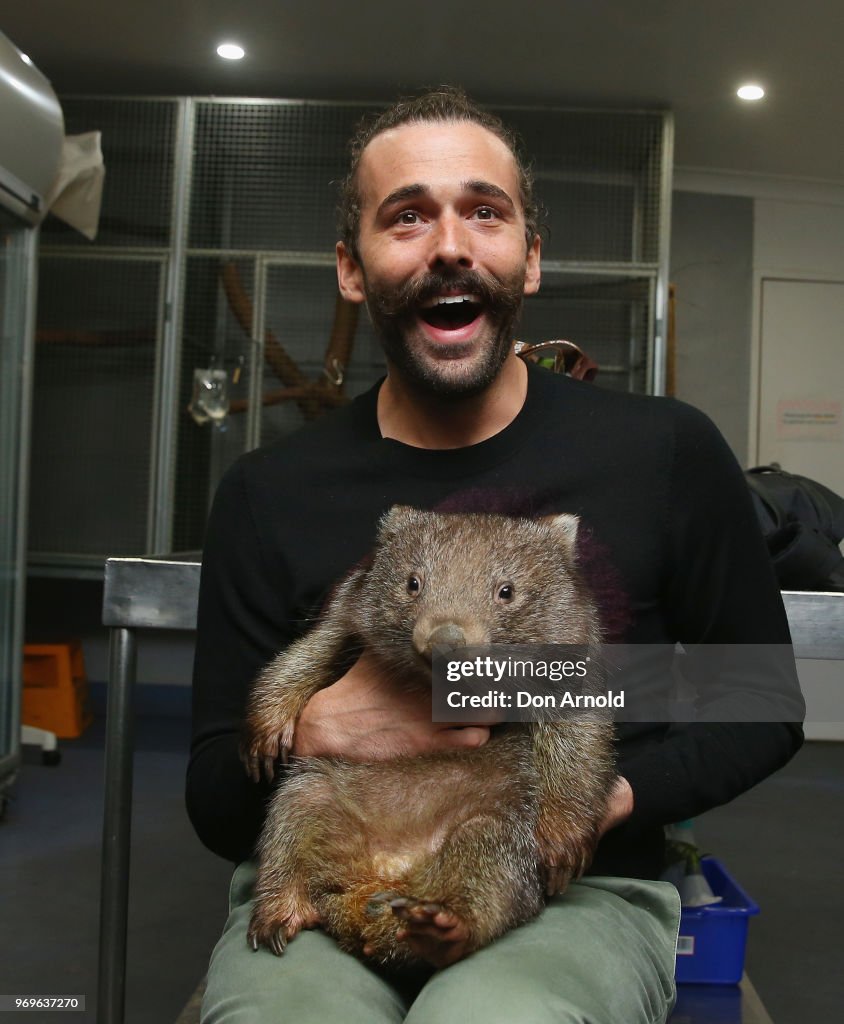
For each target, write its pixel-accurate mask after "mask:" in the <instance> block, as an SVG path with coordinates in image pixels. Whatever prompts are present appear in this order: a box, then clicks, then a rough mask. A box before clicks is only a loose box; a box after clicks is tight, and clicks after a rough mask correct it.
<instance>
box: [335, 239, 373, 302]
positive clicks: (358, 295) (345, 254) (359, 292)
mask: <svg viewBox="0 0 844 1024" xmlns="http://www.w3.org/2000/svg"><path fill="white" fill-rule="evenodd" d="M337 283H338V285H339V286H340V294H341V295H342V296H343V298H344V299H345V300H346V301H347V302H358V303H360V302H366V292H365V291H364V288H363V269H362V268H361V265H360V264H359V263H358V261H357V260H356V259H355V258H354V256H352V254H351V253H350V252H349V250H348V249H347V248H346V246H345V244H344V243H343V242H338V243H337Z"/></svg>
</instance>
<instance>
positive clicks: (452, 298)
mask: <svg viewBox="0 0 844 1024" xmlns="http://www.w3.org/2000/svg"><path fill="white" fill-rule="evenodd" d="M477 301H478V300H477V299H476V298H475V296H474V295H436V296H434V298H433V299H431V300H430V301H428V302H426V303H425V306H424V308H425V309H433V307H434V306H450V305H452V303H455V302H477Z"/></svg>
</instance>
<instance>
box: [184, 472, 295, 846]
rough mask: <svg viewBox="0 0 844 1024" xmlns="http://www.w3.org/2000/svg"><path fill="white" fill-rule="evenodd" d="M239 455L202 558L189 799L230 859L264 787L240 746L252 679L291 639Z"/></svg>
mask: <svg viewBox="0 0 844 1024" xmlns="http://www.w3.org/2000/svg"><path fill="white" fill-rule="evenodd" d="M250 497H251V496H250V493H249V490H248V488H247V485H246V473H245V470H244V463H243V462H242V461H241V462H238V463H235V465H234V466H233V467H232V468H231V469H230V470H229V471H228V473H227V474H226V475H225V476H224V477H223V480H222V481H221V483H220V486H219V488H218V491H217V495H216V497H215V500H214V504H213V508H212V511H211V515H210V518H209V522H208V526H207V531H206V539H205V545H204V549H203V556H202V576H201V582H200V593H199V616H198V623H197V645H196V655H195V660H194V674H193V729H192V740H191V754H190V760H189V763H188V769H187V781H186V803H187V809H188V814H189V816H190V819H191V822H192V823H193V826H194V828H195V830H196V832H197V834H198V836H199V838H200V839H201V840H202V842H203V843H204V844H205V845H206V846H207V847H208V848H209V849H211V850H213V851H214V852H215V853H217V854H219V855H220V856H222V857H225V858H227V859H229V860H232V861H235V862H237V861H240V860H243V859H244V858H246V857H248V856H250V855H251V853H252V850H253V848H254V845H255V842H256V840H257V838H258V834H259V831H260V828H261V824H262V821H263V817H264V807H265V804H266V800H267V796H268V795H269V787H268V786H267V785H266V784H264V783H261V784H258V785H256V784H255V783H253V782H252V781H250V780H249V779H248V778H247V775H246V773H245V771H244V769H243V766H242V764H241V762H240V759H239V754H238V744H239V739H240V727H241V722H242V719H243V714H244V708H245V705H246V699H247V696H248V693H249V688H250V685H251V683H252V680H253V679H254V678H255V676H256V675H257V673H258V671H259V670H260V668H262V667H263V666H264V665H265V664H266V663H267V662H268V661H269V660H270V658H271V657H272V656H273V655H274V654H275V653H276V652H277V651H278V650H279V649H280V648H281V647H282V646H284V645H285V643H287V642H289V640H290V637H289V636H287V635H286V634H285V633H284V626H283V624H284V623H286V622H287V621H288V619H289V616H288V615H287V611H286V609H285V607H284V597H283V595H284V594H285V593H286V592H287V588H286V586H285V567H284V565H283V563H282V562H281V560H280V556H278V555H269V554H268V553H266V552H265V551H264V550H262V546H261V543H260V537H259V534H258V531H257V529H256V526H255V521H254V518H253V514H252V507H251V504H250Z"/></svg>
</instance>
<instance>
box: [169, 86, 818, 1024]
mask: <svg viewBox="0 0 844 1024" xmlns="http://www.w3.org/2000/svg"><path fill="white" fill-rule="evenodd" d="M343 213H344V230H343V234H344V238H343V241H342V242H340V243H339V244H338V246H337V269H338V280H339V285H340V291H341V293H342V294H343V296H344V297H345V298H346V299H348V300H349V301H352V302H357V303H363V302H365V303H366V304H367V308H368V310H369V314H370V316H371V318H372V321H373V323H374V325H375V328H376V330H377V332H378V335H379V337H380V339H381V341H382V343H383V346H384V351H385V354H386V358H387V376H386V378H385V379H384V381H383V382H381V383H379V385H376V387H374V388H373V389H372V390H371V391H370V392H368V393H367V394H366V395H364V396H362V397H361V398H360V399H358V400H356V401H355V402H353V403H351V405H350V406H348V407H346V408H345V409H343V410H341V411H339V412H338V413H336V414H334V415H332V416H330V417H326V418H325V419H324V420H322V421H319V422H318V423H316V424H314V425H313V426H312V427H310V428H309V429H308V430H306V431H304V432H302V433H300V434H299V435H297V436H296V437H294V438H292V439H290V440H289V441H285V442H284V443H282V444H281V445H279V446H275V447H270V448H267V449H259V450H258V451H256V452H253V453H250V454H249V455H247V456H246V457H245V458H243V459H241V460H240V461H239V462H238V463H237V464H236V465H235V466H234V467H233V468H232V470H231V471H230V472H229V473H228V474H227V476H226V478H225V479H224V481H223V483H222V484H221V487H220V490H219V492H218V496H217V499H216V502H215V506H214V510H213V513H212V516H211V520H210V524H209V531H208V538H207V542H206V548H205V552H204V560H203V580H202V591H201V601H200V620H199V640H198V647H197V659H196V670H195V680H194V710H195V721H194V741H193V747H192V756H191V763H190V767H189V771H188V807H189V811H190V813H191V817H192V820H193V821H194V824H195V826H196V828H197V831H198V833H199V835H200V837H201V838H202V839H203V841H204V842H205V843H206V845H208V846H209V847H210V848H211V849H213V850H215V851H216V852H218V853H220V854H222V855H223V856H226V857H228V858H230V859H231V860H233V861H245V862H246V863H244V864H242V865H241V867H239V868H238V870H237V872H236V873H235V878H234V880H233V884H232V896H231V907H232V912H231V915H230V918H229V921H228V924H227V926H226V931H225V932H224V934H223V937H222V938H221V940H220V943H219V944H218V946H217V949H216V950H215V953H214V957H213V959H212V964H211V969H210V972H209V984H208V992H207V995H206V1000H205V1004H204V1014H203V1020H204V1021H208V1022H214V1024H216V1022H220V1021H231V1022H240V1021H252V1020H256V1021H257V1020H260V1021H271V1020H276V1019H278V1020H282V1019H284V1020H288V1019H294V1018H296V1019H302V1020H313V1021H331V1020H343V1021H361V1022H364V1021H365V1022H367V1024H371V1022H375V1021H382V1020H383V1021H399V1020H403V1019H407V1020H408V1021H412V1022H420V1024H421V1022H423V1021H430V1022H434V1021H436V1022H445V1021H449V1020H455V1021H456V1020H478V1021H484V1022H495V1021H505V1020H506V1021H513V1020H519V1021H531V1022H534V1021H535V1022H544V1021H549V1022H551V1021H555V1022H560V1021H572V1022H574V1021H587V1020H589V1021H596V1022H597V1021H600V1022H601V1024H637V1022H640V1021H641V1022H646V1021H647V1022H649V1024H652V1022H656V1021H662V1020H664V1019H665V1018H666V1016H667V1014H668V1012H669V1010H670V1007H671V1005H672V1001H673V955H674V942H675V939H676V932H677V924H678V914H679V908H678V905H677V899H676V894H675V893H674V892H673V890H672V889H671V888H670V887H668V886H666V885H665V884H664V883H659V882H654V881H649V879H654V878H657V877H658V875H659V872H660V869H661V864H662V826H663V825H664V824H667V823H669V822H673V821H678V820H682V819H684V818H687V817H690V816H693V815H695V814H698V813H700V812H702V811H703V810H706V809H707V808H709V807H712V806H714V805H716V804H719V803H723V802H724V801H726V800H729V799H731V798H732V797H733V796H735V795H736V794H737V793H739V792H741V791H743V790H744V789H747V788H748V787H749V786H751V785H753V784H755V783H756V782H758V781H759V780H760V779H762V778H764V777H765V776H766V775H768V774H769V773H770V772H771V771H773V770H775V769H776V768H777V767H779V766H781V765H782V764H784V763H785V762H786V761H787V760H788V759H789V757H790V756H791V755H792V754H793V753H794V751H795V750H796V749H797V747H798V746H799V742H800V730H799V727H798V726H791V725H781V724H776V723H775V724H758V725H757V724H746V725H736V724H733V725H730V724H722V725H692V726H688V727H685V728H681V727H667V726H656V725H628V726H621V727H619V741H618V765H619V779H618V782H617V785H616V789H615V792H614V799H613V802H612V806H611V808H610V811H609V813H608V816H607V819H606V821H605V823H604V837H603V839H602V842H601V844H600V846H599V848H598V852H597V855H596V859H595V863H594V865H593V869H592V871H593V873H592V874H590V875H589V876H588V877H587V878H584V879H583V880H582V881H581V882H580V883H576V884H575V885H573V886H572V887H571V888H570V890H569V891H568V893H567V894H566V895H565V896H563V897H557V898H556V899H554V900H552V901H551V903H550V904H549V906H548V907H547V909H546V910H545V911H544V912H543V914H542V915H541V916H540V917H539V918H538V919H537V920H536V921H534V922H532V923H530V924H528V925H526V926H524V927H522V928H519V929H516V930H514V931H512V932H510V933H509V934H507V935H505V936H504V937H503V938H501V939H499V940H498V941H497V942H496V943H494V944H493V945H492V946H490V947H488V948H487V949H484V950H481V951H480V952H478V953H475V954H473V955H471V956H468V957H465V956H464V953H465V940H466V935H465V931H464V930H463V928H462V925H461V922H460V921H459V920H457V919H456V918H454V917H452V916H450V915H449V914H448V913H447V912H445V913H443V914H442V915H439V916H438V917H437V918H435V919H434V920H433V921H432V922H431V921H429V922H425V923H421V922H414V921H409V922H406V923H405V925H404V928H405V932H406V941H408V942H409V943H410V944H411V946H413V948H414V949H415V950H416V951H417V952H419V953H420V954H421V955H422V956H423V957H424V958H425V959H426V960H427V961H428V962H429V963H430V964H431V965H432V967H447V970H443V971H440V972H438V973H436V974H434V975H433V977H432V978H431V979H430V980H427V983H426V984H424V986H423V987H421V991H419V988H420V985H422V982H423V981H425V978H420V979H417V981H416V984H415V986H414V985H413V984H411V983H409V982H408V981H404V982H397V981H396V979H393V978H390V977H388V976H386V975H384V974H382V973H379V972H377V971H374V970H371V969H370V968H369V967H367V966H365V965H363V964H362V963H360V962H358V961H357V960H355V959H354V958H352V957H349V956H346V955H345V954H342V953H340V952H339V951H338V950H337V948H336V946H335V945H334V944H333V942H332V940H331V939H329V938H328V937H327V936H325V935H324V934H323V933H322V932H320V931H319V930H313V931H306V932H303V933H301V934H300V935H298V936H297V937H296V938H295V939H294V940H293V941H292V942H291V943H290V945H289V947H288V950H287V952H286V953H285V956H284V957H283V958H282V959H281V960H277V959H276V958H274V957H273V956H272V955H271V954H270V953H268V952H267V951H266V950H259V951H258V952H257V953H252V952H251V951H249V950H248V949H247V946H246V927H247V924H248V920H249V914H250V910H249V898H250V895H251V884H252V881H253V879H254V869H253V868H252V866H251V864H250V863H249V861H248V858H249V857H250V856H251V853H252V850H253V847H254V843H255V840H256V838H257V836H258V833H259V831H260V827H261V823H262V820H263V815H264V809H265V803H266V798H267V794H268V790H267V789H266V788H262V787H259V786H257V785H254V784H253V783H251V782H250V781H248V780H247V778H246V776H245V773H244V772H243V770H242V768H241V766H240V763H239V760H238V753H237V747H238V732H239V725H240V721H241V719H242V715H243V708H244V704H245V701H246V698H247V693H248V689H249V685H250V683H251V681H252V679H253V678H254V676H255V675H256V674H257V672H258V670H259V669H260V668H261V667H262V666H263V665H264V664H265V663H266V662H267V661H268V660H269V659H270V658H271V657H272V656H273V654H275V653H276V651H277V650H278V649H280V648H282V647H284V646H285V645H286V644H288V643H289V642H290V641H291V640H292V639H293V638H294V637H295V636H296V635H298V634H299V633H301V632H302V631H303V630H304V629H305V628H306V626H307V619H308V617H309V616H313V614H314V612H315V610H317V609H318V608H319V606H320V602H321V600H322V599H323V598H324V596H325V593H326V591H327V590H328V589H329V588H330V586H331V585H332V583H334V582H335V581H336V580H337V579H338V578H340V577H342V576H343V575H344V574H345V573H346V572H347V571H348V570H349V569H350V568H351V567H352V566H353V565H354V564H355V563H356V562H358V561H359V560H360V559H361V558H362V557H364V556H365V555H366V553H367V551H368V550H369V548H370V547H371V545H372V541H373V538H374V533H375V526H376V522H377V519H378V517H379V515H380V514H382V513H383V512H384V511H386V509H387V508H389V507H390V506H391V505H393V504H396V503H402V504H409V505H415V506H418V507H423V508H435V507H437V508H443V507H448V506H450V507H452V508H459V509H460V510H462V511H473V510H478V511H480V510H485V511H490V510H493V511H503V512H513V513H515V512H518V513H520V514H525V513H528V514H542V513H546V512H554V511H569V512H576V513H577V514H578V515H580V517H581V522H582V524H584V527H585V532H586V534H587V545H586V547H587V548H588V550H589V551H591V555H590V557H589V561H590V564H591V565H592V572H593V577H594V582H595V583H596V585H597V586H598V587H599V589H600V588H601V586H603V588H604V591H605V594H604V598H605V601H604V603H605V605H606V607H607V608H610V606H612V608H613V609H614V612H615V614H614V616H612V620H613V622H614V623H615V630H616V637H615V638H616V639H622V638H623V639H624V640H625V641H627V642H631V643H634V642H641V643H666V642H667V643H671V642H674V641H676V640H681V641H685V642H687V643H715V642H719V643H741V642H756V643H787V642H788V630H787V624H786V620H785V615H784V612H783V609H782V603H781V601H780V598H779V593H778V590H777V588H776V585H775V582H774V579H773V574H772V571H771V569H770V565H769V563H768V557H767V552H766V550H765V547H764V544H763V543H762V541H761V538H760V537H759V534H758V529H757V528H756V524H755V520H754V516H753V510H752V507H751V505H750V500H749V498H748V496H747V494H746V488H745V486H744V482H743V479H742V476H741V473H740V471H739V470H738V467H737V466H736V465H735V462H734V460H733V459H732V457H731V455H730V454H729V452H728V450H727V448H726V445H725V444H724V442H723V440H722V439H721V438H720V436H719V435H718V433H717V431H715V429H714V428H713V427H712V425H711V424H710V423H709V421H708V420H706V418H705V417H703V416H702V415H701V414H699V413H697V412H695V411H694V410H692V409H690V408H688V407H686V406H683V405H681V404H680V403H676V402H672V401H669V400H657V399H649V398H644V397H640V396H628V395H619V394H614V393H610V392H606V391H601V390H600V389H597V388H594V387H591V386H589V385H585V384H582V383H579V382H576V381H571V380H569V379H567V378H564V377H557V376H553V375H550V374H547V373H546V372H544V371H541V370H537V369H535V368H528V367H527V366H526V365H525V364H524V363H523V362H522V361H521V360H520V359H519V358H518V357H517V356H516V355H514V353H513V349H512V345H511V341H512V337H513V329H514V326H515V323H516V320H517V317H518V314H519V310H520V307H521V302H522V299H523V297H524V296H525V295H528V296H529V295H531V294H533V293H535V292H536V291H537V289H538V288H539V283H540V239H539V236H538V233H537V222H536V207H535V205H534V202H533V198H532V190H531V182H530V178H529V175H528V173H527V171H526V170H525V167H524V165H523V164H522V162H521V160H520V159H519V157H518V154H517V151H516V149H515V146H514V143H513V140H512V138H511V136H510V134H509V133H508V131H507V129H506V128H505V127H504V126H503V125H502V124H501V123H500V122H499V121H498V120H497V119H495V118H493V117H491V116H490V115H488V114H486V113H484V112H482V111H481V110H479V109H478V108H477V107H475V106H474V104H472V103H471V102H470V101H469V100H468V99H467V98H466V97H465V96H464V95H463V94H462V93H460V92H459V91H457V90H449V89H444V90H437V91H435V92H433V93H427V94H423V95H422V96H421V97H418V98H417V99H415V100H412V101H409V102H406V103H400V104H397V105H396V106H394V107H393V108H391V109H390V110H388V111H387V112H386V113H385V114H383V115H382V116H381V117H380V118H379V119H378V120H377V121H376V122H375V124H374V125H372V126H370V128H369V129H367V130H365V131H364V132H363V133H362V135H361V136H360V137H359V138H358V139H357V140H356V144H355V145H354V146H353V150H352V169H351V172H350V175H349V178H348V179H347V182H346V184H345V187H344V198H343ZM714 488H717V492H718V495H719V499H720V500H719V502H718V503H715V502H713V501H712V500H711V494H712V492H713V489H714ZM625 609H626V610H625ZM716 707H717V704H716ZM710 717H712V718H715V717H716V716H710ZM488 735H489V733H488V730H487V729H486V728H485V727H483V726H474V727H465V728H453V727H452V728H450V727H448V726H443V725H437V724H434V723H432V722H431V721H430V706H429V705H426V704H425V703H424V702H422V701H421V700H420V701H414V702H409V700H408V698H407V697H406V696H403V695H399V694H397V693H395V692H394V691H393V690H392V689H391V688H390V686H389V684H388V683H386V682H384V681H383V680H381V679H379V678H378V677H377V675H376V674H375V673H374V672H373V670H372V666H371V665H370V664H369V662H368V660H367V658H366V655H364V656H363V657H362V658H361V659H360V660H359V661H358V663H357V664H356V665H355V666H354V668H352V669H351V670H350V671H349V672H348V673H347V674H346V675H345V676H344V677H343V678H342V679H341V680H339V681H338V682H337V683H336V684H335V685H333V686H331V687H329V688H328V689H326V690H325V691H323V692H321V693H320V694H318V695H317V696H316V697H314V698H313V699H312V700H311V702H310V703H309V704H308V706H307V707H306V709H305V712H304V713H303V715H302V717H301V719H300V722H299V724H298V730H297V733H296V737H295V744H294V749H293V753H294V754H299V755H308V754H314V755H330V754H336V755H341V756H344V757H349V758H353V759H360V760H367V759H372V758H379V757H391V756H395V755H396V754H398V753H406V752H422V751H425V750H431V749H442V748H446V747H449V746H459V745H479V744H482V743H484V742H485V741H486V739H487V738H488ZM417 992H418V994H417Z"/></svg>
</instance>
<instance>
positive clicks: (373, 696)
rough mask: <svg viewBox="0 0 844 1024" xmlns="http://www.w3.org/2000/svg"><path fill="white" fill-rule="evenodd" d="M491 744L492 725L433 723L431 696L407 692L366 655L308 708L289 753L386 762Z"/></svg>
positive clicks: (301, 719)
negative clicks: (437, 751)
mask: <svg viewBox="0 0 844 1024" xmlns="http://www.w3.org/2000/svg"><path fill="white" fill-rule="evenodd" d="M488 739H489V726H485V725H465V724H461V725H451V724H448V723H443V722H432V721H431V695H430V693H407V692H405V691H403V690H402V689H401V687H400V686H397V685H396V684H395V683H394V682H392V681H391V680H389V679H386V678H384V676H383V675H382V674H381V673H380V671H379V669H378V666H377V664H376V663H375V661H374V659H373V658H372V657H371V655H369V654H367V653H366V652H364V653H363V654H362V655H361V657H360V658H359V659H358V661H357V662H356V663H355V664H354V665H353V666H352V668H350V669H349V671H348V672H347V673H346V674H345V675H344V676H342V677H341V678H340V679H338V680H337V682H336V683H334V684H333V685H332V686H328V687H326V688H325V689H324V690H320V691H319V692H318V693H316V694H315V695H314V696H313V697H312V698H311V699H310V700H309V701H308V703H307V704H306V705H305V709H304V711H303V712H302V714H301V715H300V716H299V721H298V723H297V725H296V731H295V733H294V735H293V746H292V748H291V750H290V753H291V754H292V755H294V756H298V757H344V758H346V759H347V760H350V761H386V760H389V759H390V758H393V757H398V756H400V755H401V754H423V753H427V752H428V751H432V750H448V749H451V748H454V747H480V746H483V744H484V743H486V741H487V740H488Z"/></svg>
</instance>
